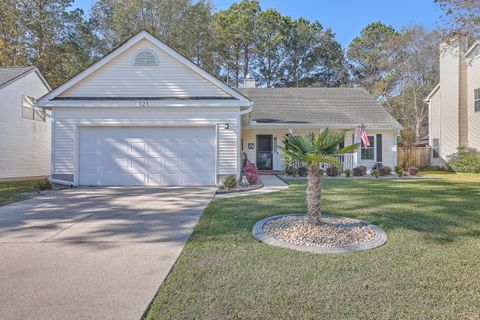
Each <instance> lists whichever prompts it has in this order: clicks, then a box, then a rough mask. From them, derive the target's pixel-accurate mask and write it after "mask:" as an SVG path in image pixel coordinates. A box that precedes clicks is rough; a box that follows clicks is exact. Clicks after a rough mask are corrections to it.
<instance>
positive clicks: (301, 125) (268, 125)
mask: <svg viewBox="0 0 480 320" xmlns="http://www.w3.org/2000/svg"><path fill="white" fill-rule="evenodd" d="M358 125H359V124H358V123H352V124H341V125H335V124H331V125H323V124H315V123H255V122H254V121H251V122H250V124H249V125H248V126H244V129H282V128H283V129H287V130H288V129H289V128H327V127H328V128H336V129H347V130H351V129H355V128H357V127H358Z"/></svg>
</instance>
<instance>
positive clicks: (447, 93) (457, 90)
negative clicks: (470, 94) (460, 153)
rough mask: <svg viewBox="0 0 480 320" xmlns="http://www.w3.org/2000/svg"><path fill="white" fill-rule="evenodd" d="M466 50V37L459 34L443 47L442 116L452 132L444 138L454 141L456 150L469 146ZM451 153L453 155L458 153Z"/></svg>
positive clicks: (441, 58)
mask: <svg viewBox="0 0 480 320" xmlns="http://www.w3.org/2000/svg"><path fill="white" fill-rule="evenodd" d="M466 51H467V37H466V36H464V35H461V34H458V33H454V34H452V35H450V36H449V37H448V38H447V39H446V40H445V41H443V42H442V43H441V44H440V95H441V101H442V113H443V116H445V117H446V119H445V122H444V123H450V124H451V125H450V126H449V127H450V128H449V129H448V131H450V130H451V132H449V133H447V132H444V133H445V139H448V140H451V141H450V142H449V143H448V144H449V145H452V146H457V147H458V146H466V145H467V144H468V118H467V112H468V108H467V61H466V58H465V53H466ZM447 118H448V119H447ZM442 122H443V121H442ZM443 129H447V128H446V127H445V128H442V130H443ZM442 136H443V134H442ZM447 136H448V138H447ZM448 152H449V153H453V152H456V150H455V149H452V150H448Z"/></svg>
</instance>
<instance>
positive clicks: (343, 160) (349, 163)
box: [296, 153, 357, 171]
mask: <svg viewBox="0 0 480 320" xmlns="http://www.w3.org/2000/svg"><path fill="white" fill-rule="evenodd" d="M335 158H336V159H337V161H338V163H339V164H340V167H339V168H338V169H340V171H345V170H347V169H350V170H352V169H353V168H355V167H356V166H357V156H356V154H355V153H346V154H339V155H336V156H335ZM296 166H297V168H299V167H304V166H305V165H304V164H303V163H300V162H299V163H297V164H296ZM328 167H330V166H329V165H328V164H323V165H322V169H324V170H325V169H327V168H328Z"/></svg>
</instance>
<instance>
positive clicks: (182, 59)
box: [39, 31, 250, 103]
mask: <svg viewBox="0 0 480 320" xmlns="http://www.w3.org/2000/svg"><path fill="white" fill-rule="evenodd" d="M143 39H147V40H149V41H150V42H152V43H153V44H154V45H156V46H157V47H159V48H160V49H161V50H163V51H165V52H166V53H167V54H169V55H170V56H172V57H173V58H174V59H176V60H177V61H179V62H180V63H182V64H183V65H185V66H186V67H188V68H189V69H191V70H193V71H194V72H196V73H198V74H199V75H200V76H202V77H203V78H205V79H207V80H208V81H210V82H212V83H213V84H215V85H216V86H218V87H219V88H220V89H222V90H223V91H225V92H227V93H228V94H229V95H231V96H232V97H234V98H236V99H238V100H239V101H241V102H248V103H250V100H249V99H248V98H247V97H245V96H244V95H242V94H241V93H240V92H238V91H236V90H234V89H232V88H230V87H229V86H228V85H226V84H225V83H223V82H222V81H220V80H218V79H217V78H216V77H214V76H213V75H211V74H210V73H208V72H206V71H205V70H203V69H202V68H200V67H199V66H197V65H196V64H194V63H193V62H191V61H190V60H188V59H187V58H185V57H183V56H182V55H180V54H179V53H177V52H176V51H175V50H173V49H172V48H170V47H168V46H167V45H166V44H164V43H163V42H161V41H160V40H158V39H157V38H155V37H154V36H153V35H151V34H150V33H148V32H147V31H140V32H139V33H138V34H136V35H135V36H133V37H132V38H130V39H129V40H127V41H126V42H125V43H124V44H123V45H121V46H120V47H118V48H117V49H115V50H113V51H112V52H110V53H109V54H107V55H106V56H104V57H103V58H101V59H100V60H99V61H97V62H96V63H94V64H93V65H91V66H90V67H88V68H87V69H85V70H83V71H82V72H80V73H79V74H77V75H76V76H74V77H73V78H72V79H70V80H68V81H67V82H65V83H64V84H62V85H61V86H59V87H58V88H56V89H55V90H53V91H51V92H50V93H48V94H46V95H44V96H43V97H42V98H40V99H39V100H41V101H46V100H52V99H53V98H55V97H57V96H59V95H60V94H62V93H63V92H65V91H67V90H68V89H70V88H71V87H73V86H74V85H75V84H77V83H78V82H80V81H82V80H83V79H85V78H86V77H88V76H89V75H91V74H92V73H94V72H95V71H97V70H98V69H100V68H101V67H103V66H104V65H106V64H107V63H109V62H110V61H112V60H113V59H115V58H116V57H118V56H119V55H120V54H122V53H124V52H125V51H127V50H128V49H130V48H131V47H132V46H134V45H135V44H137V43H138V42H140V41H141V40H143Z"/></svg>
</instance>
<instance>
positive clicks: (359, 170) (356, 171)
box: [353, 166, 367, 177]
mask: <svg viewBox="0 0 480 320" xmlns="http://www.w3.org/2000/svg"><path fill="white" fill-rule="evenodd" d="M366 174H367V167H365V166H358V167H355V168H353V175H354V176H355V177H361V176H364V175H366Z"/></svg>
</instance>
